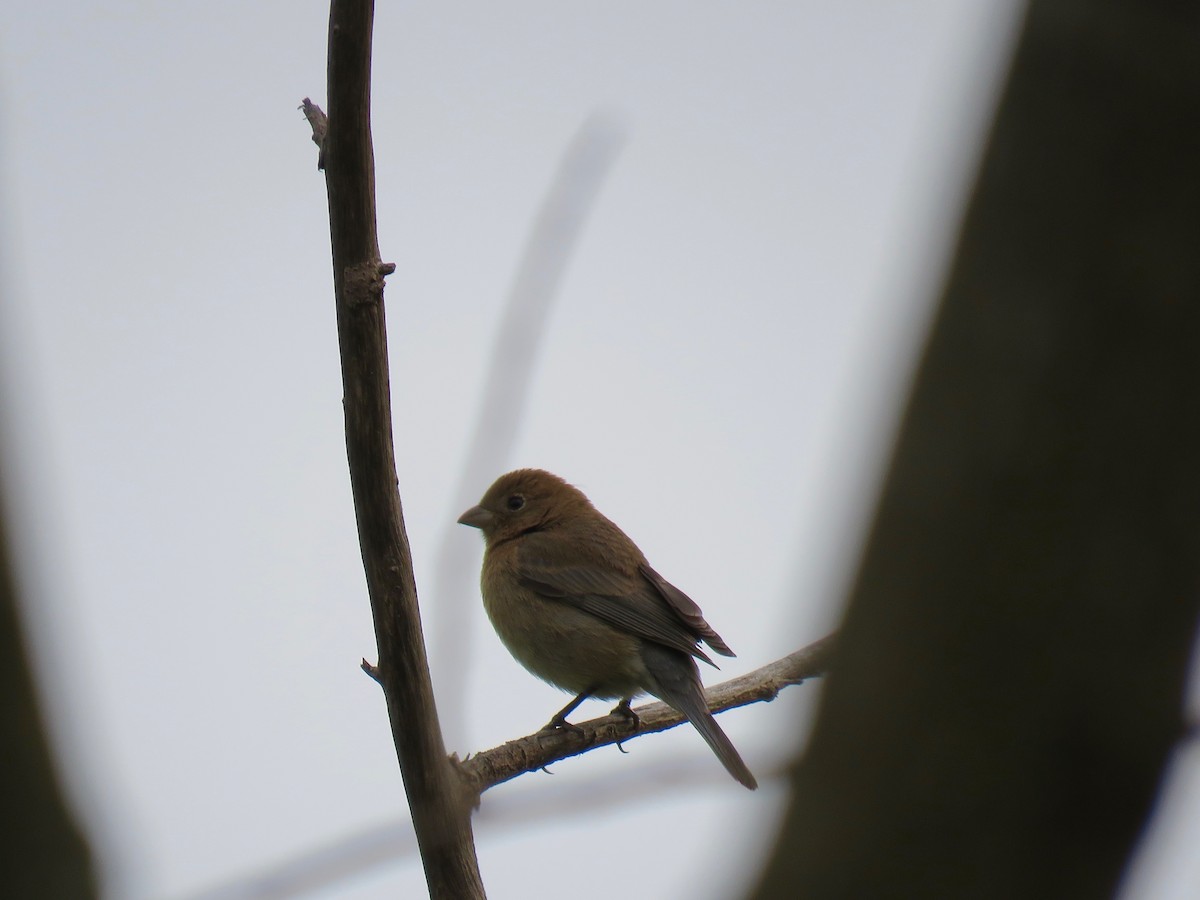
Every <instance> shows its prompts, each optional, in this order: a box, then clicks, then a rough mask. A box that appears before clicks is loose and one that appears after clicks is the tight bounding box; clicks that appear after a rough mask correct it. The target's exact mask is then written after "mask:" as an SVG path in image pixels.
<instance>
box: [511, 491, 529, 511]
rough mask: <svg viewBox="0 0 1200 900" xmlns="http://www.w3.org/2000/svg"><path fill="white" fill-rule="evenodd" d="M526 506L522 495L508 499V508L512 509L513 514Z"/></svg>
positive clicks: (515, 495) (514, 495)
mask: <svg viewBox="0 0 1200 900" xmlns="http://www.w3.org/2000/svg"><path fill="white" fill-rule="evenodd" d="M524 505H525V498H524V497H522V496H521V495H520V494H513V495H512V496H511V497H509V498H508V508H509V509H511V510H512V511H513V512H516V511H517V510H518V509H520V508H521V507H522V506H524Z"/></svg>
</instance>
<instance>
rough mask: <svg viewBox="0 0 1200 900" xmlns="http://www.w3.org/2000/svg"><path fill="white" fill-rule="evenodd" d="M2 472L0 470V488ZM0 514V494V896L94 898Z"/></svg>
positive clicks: (3, 511) (2, 512)
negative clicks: (0, 755)
mask: <svg viewBox="0 0 1200 900" xmlns="http://www.w3.org/2000/svg"><path fill="white" fill-rule="evenodd" d="M2 437H3V433H2V432H0V438H2ZM2 444H3V441H0V451H2V450H3V446H2ZM6 474H8V472H7V470H6V469H5V468H4V466H3V465H0V488H2V487H3V485H2V482H3V476H5V475H6ZM7 513H8V509H7V508H6V506H5V503H4V497H3V496H2V494H0V747H3V748H4V765H3V766H0V798H3V802H2V803H0V809H2V810H3V812H2V814H0V894H2V895H3V896H5V897H56V898H57V897H62V898H70V900H74V898H85V897H94V896H96V884H95V878H94V874H93V872H92V859H91V853H90V851H89V849H88V844H87V841H86V840H85V839H84V837H83V835H82V834H81V832H80V830H79V828H78V827H77V825H76V823H75V821H74V820H73V818H72V816H71V813H70V810H69V809H68V808H67V803H66V801H65V800H64V798H63V795H62V790H61V788H60V787H59V783H58V778H57V775H56V773H55V771H54V759H53V757H52V755H51V752H50V746H49V741H48V740H47V738H46V732H45V728H44V726H43V724H42V714H41V710H40V709H39V708H38V698H37V692H36V690H35V688H34V683H33V676H32V674H31V672H30V667H29V659H28V656H27V654H26V648H25V640H24V636H23V634H22V627H21V621H20V616H19V607H20V604H19V602H18V600H19V598H18V597H17V578H16V573H15V572H14V571H13V567H12V561H11V559H10V556H9V544H8V535H7V524H8V522H7Z"/></svg>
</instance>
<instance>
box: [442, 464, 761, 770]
mask: <svg viewBox="0 0 1200 900" xmlns="http://www.w3.org/2000/svg"><path fill="white" fill-rule="evenodd" d="M458 521H459V522H461V523H462V524H463V525H470V526H472V527H473V528H478V529H479V530H480V531H482V532H483V539H484V543H485V545H486V549H485V551H484V554H483V573H482V576H481V578H480V585H481V588H482V593H483V606H484V609H486V610H487V614H488V618H489V619H491V621H492V626H493V627H494V628H495V629H496V633H497V634H498V635H500V640H501V641H503V642H504V646H505V647H507V648H508V651H509V652H510V653H511V654H512V655H513V657H514V658H515V659H516V660H517V662H519V663H520V664H521V665H522V666H524V667H525V668H526V669H528V670H529V671H530V672H532V673H533V674H534V675H536V676H537V677H538V678H541V679H543V680H544V681H547V682H549V683H550V684H552V685H554V686H555V687H557V688H561V689H562V690H564V691H570V692H571V693H573V694H575V699H574V700H572V701H571V702H570V703H568V704H567V705H566V706H565V707H563V709H561V710H560V711H559V712H558V713H556V714H555V716H554V718H553V719H551V720H550V722H549V723H548V724H547V725H546V726H545V729H546V730H548V729H555V728H564V727H565V728H570V727H574V726H572V725H570V724H569V723H568V722H567V716H568V715H569V714H570V713H571V712H573V711H574V710H575V708H576V707H577V706H579V704H580V703H582V702H583V701H584V700H585V699H587V698H588V697H596V698H598V699H601V700H620V703H619V704H618V706H617V708H616V709H615V710H613V712H614V713H620V714H623V715H626V716H629V717H634V718H636V717H635V716H634V714H633V711H632V710H631V709H630V708H629V701H630V700H631V699H632V698H633V697H636V696H638V695H639V694H643V693H649V694H653V695H654V696H655V697H658V698H659V699H660V700H662V701H664V702H666V703H667V704H669V705H670V706H672V707H674V708H675V709H676V710H678V711H679V712H681V713H683V715H685V716H686V717H687V719H688V721H690V722H691V723H692V725H694V726H695V727H696V730H697V731H699V732H700V735H701V737H703V738H704V740H705V741H707V742H708V745H709V746H710V747H711V748H712V750H713V752H714V753H715V754H716V755H717V758H718V759H719V760H721V763H722V764H723V765H724V766H725V768H726V769H727V770H728V771H729V774H730V775H732V776H733V777H734V778H736V779H737V780H738V781H739V782H741V783H742V784H744V785H745V786H746V787H748V788H750V789H751V790H753V789H754V788H756V787H758V782H756V781H755V780H754V776H753V775H752V774H751V773H750V770H749V769H748V768H746V764H745V763H744V762H742V758H741V757H740V756H739V755H738V752H737V750H736V749H735V748H734V746H733V744H732V743H731V742H730V740H729V738H728V737H726V736H725V732H723V731H722V730H721V728H720V726H719V725H717V722H716V720H715V719H714V718H713V717H712V714H711V713H710V712H709V711H708V705H707V704H706V703H705V702H704V694H703V687H702V686H701V684H700V672H699V670H698V669H697V667H696V660H697V659H702V660H704V661H705V662H706V663H708V664H709V665H713V666H714V667H715V664H714V663H713V661H712V660H711V659H709V658H708V656H707V654H705V652H704V651H703V650H702V649H700V643H701V641H703V642H704V643H705V644H707V645H708V646H709V647H710V648H711V649H712V650H713V652H715V653H719V654H721V655H722V656H733V655H734V654H733V651H732V650H730V649H729V646H728V645H727V644H726V643H725V642H724V641H723V640H721V636H720V635H718V634H717V633H716V632H715V631H713V630H712V628H711V627H710V626H709V624H708V623H707V622H706V621H704V616H703V615H702V614H701V612H700V607H699V606H697V605H696V604H695V603H694V602H693V601H692V599H691V598H690V597H688V596H687V594H685V593H684V592H683V591H681V590H679V588H677V587H675V586H674V585H673V584H671V583H670V582H668V581H667V580H666V579H665V578H663V577H662V576H661V575H659V574H658V573H657V572H655V571H654V570H653V569H652V568H650V564H649V563H647V562H646V557H645V556H643V555H642V551H641V550H639V549H638V547H637V545H636V544H635V543H634V542H633V541H632V540H630V539H629V537H628V536H627V535H626V534H625V532H623V531H621V529H620V528H618V527H617V526H616V525H614V524H613V523H612V522H610V521H609V520H608V519H607V518H605V517H604V516H603V515H601V514H600V512H599V511H597V510H596V508H595V507H594V506H592V504H591V502H590V501H589V500H588V498H587V497H585V496H584V494H583V492H582V491H580V490H579V489H578V488H575V487H573V486H571V485H569V484H567V483H566V482H565V481H563V480H562V479H561V478H559V477H558V476H557V475H552V474H551V473H550V472H545V471H543V470H541V469H518V470H516V471H515V472H509V473H508V474H507V475H502V476H500V478H498V479H497V480H496V482H495V484H493V485H492V486H491V487H490V488H488V491H487V493H486V494H484V495H483V499H482V500H480V501H479V505H478V506H473V507H471V508H470V509H468V510H467V511H466V512H465V513H463V514H462V515H461V516H460V517H459V519H458Z"/></svg>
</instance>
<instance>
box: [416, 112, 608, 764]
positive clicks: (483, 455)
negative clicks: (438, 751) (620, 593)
mask: <svg viewBox="0 0 1200 900" xmlns="http://www.w3.org/2000/svg"><path fill="white" fill-rule="evenodd" d="M623 141H624V132H623V130H622V129H621V127H620V125H619V123H618V122H617V121H615V120H614V119H613V118H612V117H610V116H606V115H600V114H593V115H592V116H590V117H589V118H588V119H587V121H586V122H584V123H583V125H582V126H581V127H580V129H579V131H578V132H577V133H576V135H575V137H574V139H573V140H572V141H571V144H570V146H569V147H567V150H566V152H565V153H564V154H563V158H562V161H561V162H560V163H559V167H558V171H557V172H556V173H555V176H554V180H553V181H552V182H551V185H550V189H549V190H548V191H547V192H546V196H545V198H544V199H543V200H542V204H541V207H540V208H539V209H538V212H537V216H536V217H535V218H534V222H533V227H532V229H531V231H530V233H529V236H528V238H527V239H526V241H525V250H524V253H523V255H522V257H521V263H520V265H519V266H518V268H517V275H516V278H515V279H514V281H513V284H512V287H511V288H510V289H509V293H508V300H507V301H506V303H505V307H504V315H503V317H502V318H501V320H500V324H499V327H498V328H497V330H496V337H495V339H494V340H493V342H492V354H491V359H490V361H489V362H488V369H487V375H486V376H485V378H484V395H483V400H482V402H481V403H480V406H479V414H478V418H477V419H476V422H475V431H474V434H473V435H472V436H471V440H470V442H469V443H468V445H467V458H466V461H465V462H464V464H463V468H462V474H461V475H460V477H459V481H458V486H457V488H456V489H455V491H454V497H453V502H452V505H451V507H450V509H449V510H448V512H449V514H448V515H447V517H446V531H445V532H444V536H443V538H442V542H441V546H440V547H439V548H438V554H437V563H436V566H435V569H434V573H433V574H434V581H433V585H434V594H435V596H436V597H437V610H438V617H437V620H436V622H435V626H434V631H435V635H436V637H435V641H434V653H433V661H434V665H435V667H436V668H437V673H438V697H439V698H440V699H441V701H442V711H443V712H442V717H443V720H444V721H446V723H447V724H446V733H447V734H448V735H450V741H451V744H453V743H454V739H455V736H456V734H458V735H461V733H462V732H463V730H464V729H463V727H462V722H461V719H462V711H463V709H464V708H465V706H466V703H465V699H464V698H465V695H466V685H467V676H468V674H469V673H470V671H471V666H470V660H471V659H472V658H473V654H472V641H473V634H474V633H473V631H472V630H471V629H468V628H462V627H460V624H459V623H461V622H462V621H463V620H464V619H465V618H466V617H467V615H468V612H469V611H470V610H472V609H474V610H478V609H479V552H478V541H477V540H470V541H468V540H465V539H464V535H463V533H462V532H463V528H462V526H461V525H458V524H457V522H456V521H455V520H456V519H457V518H458V515H459V513H461V512H462V511H463V510H464V509H466V508H467V507H468V506H471V505H473V504H474V503H475V502H476V501H478V499H479V496H480V494H481V493H482V492H483V489H484V488H485V487H487V485H489V484H491V483H492V480H493V479H494V478H495V477H496V476H497V475H499V474H500V473H501V472H503V471H505V470H506V469H507V468H509V466H508V465H507V463H508V460H509V456H510V454H511V450H512V447H513V444H514V443H515V442H516V438H517V435H518V434H519V433H520V425H521V421H522V419H523V418H524V412H525V402H526V400H527V398H528V396H529V385H530V383H531V381H532V378H533V371H534V367H535V366H536V364H537V360H538V350H539V349H540V347H541V344H542V338H543V337H544V336H545V333H546V325H547V323H548V322H549V319H550V312H551V309H552V308H553V305H554V300H555V298H556V297H557V296H558V288H559V285H560V284H561V283H562V278H563V275H564V273H565V272H566V269H567V264H568V263H569V262H570V260H571V256H572V254H573V253H574V251H575V247H576V246H577V245H578V241H579V236H580V234H581V233H582V231H583V226H584V224H585V223H586V222H587V218H588V215H589V214H590V213H591V211H592V209H593V207H594V205H595V201H596V197H597V195H598V194H599V192H600V188H601V186H602V185H603V184H604V179H605V177H606V176H607V175H608V173H609V171H611V169H612V165H613V162H614V161H615V160H616V158H617V154H618V153H619V152H620V150H621V146H622V143H623Z"/></svg>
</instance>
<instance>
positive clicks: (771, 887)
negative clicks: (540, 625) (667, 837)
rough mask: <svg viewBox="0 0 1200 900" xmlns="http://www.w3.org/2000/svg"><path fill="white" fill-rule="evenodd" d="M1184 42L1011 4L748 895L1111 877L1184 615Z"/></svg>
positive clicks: (1194, 400)
mask: <svg viewBox="0 0 1200 900" xmlns="http://www.w3.org/2000/svg"><path fill="white" fill-rule="evenodd" d="M1198 35H1200V16H1198V14H1197V7H1196V5H1195V4H1183V3H1172V2H1161V0H1108V2H1103V3H1084V2H1077V0H1034V2H1033V3H1032V4H1031V6H1030V8H1029V12H1028V16H1027V18H1026V21H1025V23H1024V29H1023V32H1022V35H1021V38H1020V43H1019V45H1018V49H1017V52H1016V56H1015V59H1014V62H1013V67H1012V71H1011V73H1010V76H1009V80H1008V84H1007V87H1006V89H1005V93H1004V97H1003V99H1002V101H1001V103H1000V107H999V110H998V113H997V117H996V121H995V124H994V126H993V132H992V135H991V139H990V142H989V146H988V148H987V152H986V154H985V157H984V160H983V165H982V168H981V171H980V174H979V177H978V180H977V183H976V187H975V192H974V196H973V197H972V200H971V204H970V207H969V210H968V213H967V216H966V219H965V222H964V225H963V230H962V234H961V237H960V239H959V245H958V248H957V254H956V258H955V261H954V264H953V266H952V269H951V271H950V274H949V279H948V282H947V285H946V288H945V292H944V294H943V298H942V303H941V308H940V310H939V312H938V315H937V318H936V320H935V323H934V327H933V331H932V335H931V338H930V341H929V344H928V346H927V348H926V351H925V355H924V358H923V360H922V362H921V365H920V368H919V371H918V374H917V380H916V383H915V388H914V393H913V396H912V399H911V400H910V403H909V407H908V409H907V413H906V416H905V419H904V422H903V425H902V428H901V432H900V435H899V439H898V442H897V445H896V448H895V450H894V454H893V458H892V462H891V469H890V472H889V474H888V477H887V481H886V484H885V487H884V490H883V495H882V497H881V499H880V502H879V506H878V509H877V512H876V518H875V522H874V526H873V530H872V533H871V536H870V540H869V542H868V544H867V548H866V551H865V556H864V559H863V561H862V566H861V569H860V571H859V574H858V578H857V583H856V584H855V587H854V590H853V592H852V596H851V600H850V605H849V608H848V611H847V613H846V617H845V621H844V623H843V625H842V628H841V630H840V631H839V637H838V650H837V655H836V658H835V660H834V666H833V670H832V674H831V676H830V678H829V680H828V683H827V684H826V686H825V690H824V691H823V693H822V702H821V706H820V710H819V712H818V715H817V720H816V724H815V726H814V728H813V731H812V735H811V738H810V741H809V744H808V749H807V751H806V753H805V756H804V758H803V760H802V761H800V762H799V763H798V764H797V765H796V767H795V771H794V774H793V782H792V788H793V790H792V805H791V809H790V811H789V813H788V815H787V816H786V818H785V822H784V827H783V830H782V832H781V836H780V838H779V841H778V844H777V847H776V851H775V853H774V855H773V858H772V859H771V861H770V864H769V866H768V869H767V872H766V875H765V877H764V880H763V882H762V884H761V885H760V887H759V890H758V892H757V894H756V895H755V896H757V897H759V898H771V900H774V898H788V900H791V898H794V897H805V898H812V900H821V898H831V897H872V898H888V897H921V898H961V897H971V898H997V900H1000V898H1004V900H1008V898H1013V897H1045V898H1052V897H1053V898H1059V897H1071V898H1083V897H1097V898H1098V897H1112V896H1113V895H1114V893H1115V892H1116V890H1117V889H1118V886H1119V885H1120V880H1121V878H1122V874H1123V870H1124V868H1125V866H1126V862H1127V860H1128V859H1129V857H1130V855H1131V853H1132V851H1133V850H1134V848H1135V846H1136V843H1137V841H1138V839H1139V837H1140V836H1141V834H1142V833H1143V830H1144V826H1145V823H1146V820H1147V817H1148V816H1149V815H1150V813H1151V811H1152V809H1153V807H1154V804H1155V801H1156V799H1157V793H1158V791H1159V790H1160V786H1161V781H1162V778H1163V775H1164V771H1165V766H1166V764H1167V762H1168V760H1169V759H1170V758H1171V756H1172V753H1173V751H1174V749H1175V748H1176V746H1177V743H1178V741H1179V740H1180V738H1181V736H1182V735H1183V734H1184V724H1183V708H1184V697H1185V690H1186V680H1187V679H1186V676H1187V672H1188V663H1189V657H1190V656H1191V654H1192V650H1193V647H1194V641H1195V635H1196V624H1197V615H1198V612H1200V465H1198V461H1200V427H1197V423H1200V216H1198V215H1197V211H1198V210H1200V40H1198Z"/></svg>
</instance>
